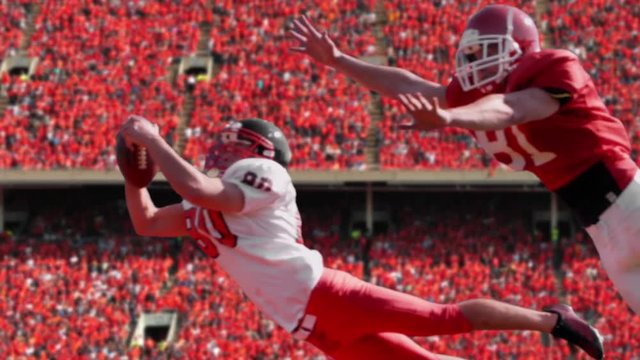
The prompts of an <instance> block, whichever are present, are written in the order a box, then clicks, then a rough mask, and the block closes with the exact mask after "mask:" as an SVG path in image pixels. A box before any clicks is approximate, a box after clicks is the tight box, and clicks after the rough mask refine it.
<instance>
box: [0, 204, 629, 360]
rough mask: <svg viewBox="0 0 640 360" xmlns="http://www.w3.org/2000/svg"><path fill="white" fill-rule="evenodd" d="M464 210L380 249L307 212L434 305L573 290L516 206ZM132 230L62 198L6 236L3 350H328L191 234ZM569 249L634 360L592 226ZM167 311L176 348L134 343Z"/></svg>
mask: <svg viewBox="0 0 640 360" xmlns="http://www.w3.org/2000/svg"><path fill="white" fill-rule="evenodd" d="M466 209H467V210H466V211H464V212H461V211H459V209H456V208H452V209H450V210H444V211H434V210H427V209H417V210H416V209H412V210H409V209H407V210H403V211H399V212H398V216H397V217H398V218H399V219H402V220H401V221H399V222H398V223H396V224H395V227H396V230H392V231H389V232H388V233H385V234H379V235H376V236H375V237H371V238H370V241H371V244H370V246H368V247H364V246H360V245H361V244H359V243H349V242H346V243H345V242H341V241H339V240H338V239H339V235H338V233H339V231H338V228H339V221H338V218H337V216H335V215H331V214H333V213H334V212H332V211H331V210H332V209H325V210H324V211H320V210H319V209H318V208H315V207H314V208H308V209H305V208H302V211H303V219H304V221H305V225H304V227H303V232H304V234H305V238H306V240H307V243H308V244H309V245H310V246H313V247H316V248H319V249H320V250H321V251H323V253H324V255H325V261H326V264H327V266H330V267H335V268H339V269H342V270H345V271H348V272H350V273H352V274H353V275H355V276H359V277H363V276H365V267H368V268H369V269H368V272H370V281H372V282H373V283H375V284H378V285H381V286H386V287H389V288H393V289H397V290H401V291H404V292H408V293H411V294H414V295H416V296H419V297H422V298H425V299H428V300H431V301H437V302H452V301H460V300H464V299H467V298H471V297H478V296H480V297H489V296H493V297H497V298H500V299H502V300H505V301H511V302H514V303H517V304H521V305H524V306H528V307H534V308H540V307H543V306H545V305H547V304H550V303H554V302H557V301H559V299H560V298H561V297H564V296H565V294H564V293H561V292H559V291H558V289H559V288H561V287H558V283H557V281H558V280H557V278H556V276H555V274H554V268H553V266H552V259H553V248H552V246H551V244H550V243H549V242H546V241H543V239H540V238H538V237H536V236H532V235H531V231H530V229H529V228H528V227H527V226H526V225H525V224H524V223H523V222H522V221H520V220H514V218H513V217H512V216H509V214H510V213H509V212H503V211H496V212H495V213H494V212H493V211H489V212H488V211H487V209H486V206H485V203H484V201H479V200H478V201H475V200H473V199H472V198H471V199H470V201H469V202H468V204H467V206H466ZM69 229H74V230H69ZM130 234H131V225H130V223H129V220H128V219H127V217H126V213H124V212H123V211H122V208H121V205H117V204H115V203H106V204H104V205H102V206H99V207H96V208H95V209H93V210H92V211H91V212H80V211H77V210H76V211H70V210H68V209H67V210H65V211H64V213H60V210H59V209H58V208H56V207H54V206H53V205H51V206H50V207H48V208H44V209H41V210H40V211H39V212H38V213H37V214H35V215H34V216H33V217H32V218H31V221H30V222H29V226H28V227H27V228H26V230H25V232H24V233H23V234H20V235H15V236H14V235H10V234H6V233H5V234H3V237H2V238H1V240H0V255H1V256H0V279H1V280H2V281H3V283H5V284H7V286H5V287H3V288H2V290H1V291H2V292H3V294H2V295H3V296H2V297H0V299H2V301H0V309H1V311H2V312H3V314H6V315H5V316H3V317H1V318H0V328H1V329H2V330H3V331H2V332H0V337H1V338H2V341H0V351H1V352H2V353H3V354H11V355H13V356H26V358H28V359H41V358H50V357H54V358H61V357H62V358H75V356H77V357H78V358H91V357H94V358H97V359H108V358H112V357H113V356H125V355H126V356H129V357H130V358H131V359H140V358H143V357H153V358H158V357H161V356H167V357H168V356H171V357H172V358H176V359H193V358H216V359H239V358H247V359H322V358H323V357H322V356H321V355H320V353H319V352H318V351H317V350H316V349H314V348H313V347H311V346H309V345H305V344H302V343H301V342H299V341H297V340H294V339H292V338H291V337H290V336H289V335H288V334H286V333H285V332H284V331H283V330H281V329H279V328H277V327H276V326H275V325H274V324H273V322H271V321H270V320H268V319H266V318H264V317H263V316H262V315H260V313H259V312H258V311H257V310H256V308H255V307H254V306H253V305H252V304H251V303H249V302H248V300H247V299H246V297H245V296H244V295H243V294H242V292H241V291H240V290H239V288H238V287H237V286H236V285H235V284H234V283H233V281H232V280H231V279H229V277H228V276H227V275H226V274H225V273H224V272H223V271H222V270H220V269H219V267H218V266H217V265H216V264H215V262H214V261H213V260H212V259H209V258H206V257H204V255H202V254H201V253H200V251H199V250H197V249H196V247H195V246H193V244H192V243H191V241H190V240H187V239H185V240H184V241H173V240H170V241H167V240H161V239H150V238H138V237H132V236H131V235H130ZM364 249H369V250H368V254H367V255H366V256H365V255H364V254H363V252H364V251H365V250H364ZM563 256H564V258H565V262H564V265H562V272H564V273H565V274H566V276H565V277H564V280H563V281H562V287H563V288H564V291H566V296H567V298H566V299H565V300H568V301H570V302H571V303H572V304H573V305H574V306H575V307H576V309H577V310H578V311H580V312H581V313H582V314H583V315H584V316H587V317H589V318H590V319H591V320H592V321H594V322H595V323H597V324H598V326H599V327H600V330H601V331H602V333H603V335H604V336H605V338H606V339H607V344H606V345H607V349H608V350H607V351H608V352H607V356H608V357H610V358H615V359H618V358H619V359H627V360H631V359H634V357H633V354H637V353H638V352H639V351H640V344H638V341H637V339H636V337H635V334H637V331H638V324H639V323H640V322H639V321H637V320H640V319H638V318H637V317H632V318H630V315H629V312H628V310H627V309H626V307H625V306H624V305H623V304H622V302H621V301H620V300H619V299H618V297H617V296H616V295H615V293H614V292H613V291H612V290H611V289H612V286H611V284H610V283H609V282H608V280H606V277H605V276H604V275H603V273H602V270H601V269H600V268H599V266H598V260H597V255H596V253H595V251H594V250H593V248H592V246H591V244H589V243H588V242H586V241H585V240H584V239H583V238H582V236H581V235H580V236H579V237H578V238H577V239H575V240H574V241H572V243H570V244H569V245H568V246H566V247H565V250H564V255H563ZM364 258H367V259H368V260H366V261H363V259H364ZM594 305H595V307H594ZM162 310H177V311H178V312H179V313H180V314H181V319H182V320H181V330H180V333H179V338H178V340H177V341H176V342H175V343H173V344H170V345H167V344H164V343H155V342H154V341H153V340H151V339H150V338H147V339H146V340H145V342H144V343H142V344H134V346H133V347H129V346H127V340H128V336H129V333H130V331H131V329H132V328H133V324H132V323H133V322H134V321H135V319H137V317H138V315H139V314H140V312H142V311H162ZM419 341H420V343H421V344H422V345H423V346H425V347H426V348H428V349H430V350H432V351H435V352H442V353H449V354H457V355H459V356H464V355H467V356H468V355H469V354H474V359H482V360H489V359H504V358H517V359H538V358H540V356H544V358H545V359H558V360H560V359H568V358H570V356H571V355H572V354H573V353H572V350H571V349H570V348H569V347H568V346H566V345H565V344H564V343H562V342H559V343H556V342H554V341H552V340H551V339H549V338H545V337H542V336H540V335H539V334H536V333H530V332H520V333H515V334H513V335H510V336H509V337H505V336H504V335H503V334H499V333H494V332H488V333H482V334H474V335H461V336H456V337H442V338H439V337H430V338H424V339H419ZM575 358H576V359H585V357H584V356H582V355H578V356H577V357H575Z"/></svg>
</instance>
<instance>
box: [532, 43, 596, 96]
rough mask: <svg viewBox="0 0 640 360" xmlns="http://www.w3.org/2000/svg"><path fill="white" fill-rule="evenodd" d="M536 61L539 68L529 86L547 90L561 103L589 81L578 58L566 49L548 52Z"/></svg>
mask: <svg viewBox="0 0 640 360" xmlns="http://www.w3.org/2000/svg"><path fill="white" fill-rule="evenodd" d="M538 61H539V62H538V63H537V64H536V65H537V66H536V67H538V69H539V70H538V71H536V72H535V74H536V75H535V76H534V78H533V79H532V80H533V81H532V82H531V83H530V85H529V86H530V87H538V88H541V89H543V90H545V91H547V92H548V93H549V94H550V95H551V96H552V97H554V98H555V99H557V100H558V101H559V102H560V103H561V104H565V103H567V102H569V101H570V100H571V99H572V98H574V96H575V95H576V94H578V93H579V92H580V91H581V90H582V89H583V88H584V87H585V86H587V85H588V83H589V79H590V78H589V74H587V72H586V71H585V70H584V68H583V67H582V64H580V60H578V58H577V57H576V56H575V55H574V54H572V53H570V52H568V51H554V52H549V53H546V54H544V55H543V56H542V57H541V58H540V59H538Z"/></svg>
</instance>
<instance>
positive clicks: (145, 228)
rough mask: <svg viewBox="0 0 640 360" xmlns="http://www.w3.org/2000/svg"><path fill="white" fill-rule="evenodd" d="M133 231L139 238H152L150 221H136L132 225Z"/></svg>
mask: <svg viewBox="0 0 640 360" xmlns="http://www.w3.org/2000/svg"><path fill="white" fill-rule="evenodd" d="M133 230H134V231H135V232H136V234H138V235H139V236H154V233H153V226H152V224H151V221H145V222H142V221H137V222H134V223H133Z"/></svg>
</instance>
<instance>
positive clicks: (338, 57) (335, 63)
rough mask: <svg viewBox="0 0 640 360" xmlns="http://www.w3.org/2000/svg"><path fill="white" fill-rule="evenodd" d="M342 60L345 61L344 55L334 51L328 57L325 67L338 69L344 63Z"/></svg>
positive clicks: (336, 50)
mask: <svg viewBox="0 0 640 360" xmlns="http://www.w3.org/2000/svg"><path fill="white" fill-rule="evenodd" d="M344 60H345V54H344V53H343V52H342V51H340V50H338V49H335V50H333V54H332V56H331V57H329V60H328V61H327V63H326V64H325V65H327V66H329V67H332V68H336V69H338V68H339V67H340V65H341V64H342V63H343V62H344Z"/></svg>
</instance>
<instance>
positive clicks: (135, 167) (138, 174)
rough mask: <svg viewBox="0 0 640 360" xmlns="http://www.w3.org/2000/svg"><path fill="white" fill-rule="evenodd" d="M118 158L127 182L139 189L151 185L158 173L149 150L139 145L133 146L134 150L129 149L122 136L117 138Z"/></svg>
mask: <svg viewBox="0 0 640 360" xmlns="http://www.w3.org/2000/svg"><path fill="white" fill-rule="evenodd" d="M116 157H117V159H118V167H119V168H120V172H121V173H122V176H124V179H125V181H126V182H127V183H129V184H131V185H133V186H135V187H137V188H143V187H146V186H147V185H149V183H151V180H153V177H154V176H155V175H156V173H157V172H158V168H157V167H156V164H155V163H154V162H153V160H152V159H151V157H150V156H149V154H148V153H147V149H145V148H144V147H142V146H139V145H137V144H133V149H131V148H129V147H127V144H126V142H125V140H124V137H123V136H122V135H120V134H118V136H117V138H116Z"/></svg>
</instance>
